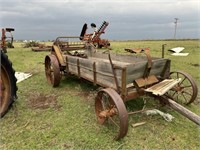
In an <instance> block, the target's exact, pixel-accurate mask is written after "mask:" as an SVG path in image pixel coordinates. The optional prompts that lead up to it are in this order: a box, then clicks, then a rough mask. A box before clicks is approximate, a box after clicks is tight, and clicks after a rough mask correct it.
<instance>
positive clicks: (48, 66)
mask: <svg viewBox="0 0 200 150" xmlns="http://www.w3.org/2000/svg"><path fill="white" fill-rule="evenodd" d="M45 74H46V78H47V81H48V83H49V84H50V85H52V86H53V87H56V86H58V85H59V84H60V80H61V73H60V66H59V63H58V60H57V58H56V56H55V55H52V54H51V55H48V56H46V57H45Z"/></svg>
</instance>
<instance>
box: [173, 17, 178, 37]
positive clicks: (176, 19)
mask: <svg viewBox="0 0 200 150" xmlns="http://www.w3.org/2000/svg"><path fill="white" fill-rule="evenodd" d="M174 19H175V22H174V23H175V31H174V39H176V28H177V23H178V18H174Z"/></svg>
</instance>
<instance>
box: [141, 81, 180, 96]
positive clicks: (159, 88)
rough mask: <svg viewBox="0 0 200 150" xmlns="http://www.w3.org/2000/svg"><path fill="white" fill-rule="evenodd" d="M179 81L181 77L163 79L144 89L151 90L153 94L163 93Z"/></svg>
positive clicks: (159, 94)
mask: <svg viewBox="0 0 200 150" xmlns="http://www.w3.org/2000/svg"><path fill="white" fill-rule="evenodd" d="M180 81H181V78H179V79H165V80H163V81H162V82H159V83H157V84H155V85H153V86H151V87H149V88H147V89H145V91H146V92H151V93H152V94H154V95H158V96H161V95H164V94H165V93H166V92H167V91H168V90H170V89H172V88H173V87H175V85H177V84H178V83H179V82H180Z"/></svg>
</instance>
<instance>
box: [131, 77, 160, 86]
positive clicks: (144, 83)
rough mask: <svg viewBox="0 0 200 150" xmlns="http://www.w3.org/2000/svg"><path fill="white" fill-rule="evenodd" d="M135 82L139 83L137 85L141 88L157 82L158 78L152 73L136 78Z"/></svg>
mask: <svg viewBox="0 0 200 150" xmlns="http://www.w3.org/2000/svg"><path fill="white" fill-rule="evenodd" d="M134 82H135V84H137V87H139V88H141V87H144V86H148V85H151V84H153V83H157V82H158V79H157V78H156V76H155V75H151V76H148V77H147V78H139V79H136V80H135V81H134Z"/></svg>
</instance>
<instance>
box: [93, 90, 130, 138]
mask: <svg viewBox="0 0 200 150" xmlns="http://www.w3.org/2000/svg"><path fill="white" fill-rule="evenodd" d="M95 112H96V116H97V120H98V123H100V124H103V125H106V126H107V127H108V129H109V130H111V132H112V131H113V132H114V133H112V134H114V140H119V139H121V138H123V137H124V136H125V135H126V134H127V131H128V113H127V111H126V108H125V105H124V103H123V100H122V99H121V97H120V96H119V94H118V93H117V92H116V91H114V90H113V89H110V88H108V89H103V90H101V91H99V92H98V94H97V97H96V101H95ZM104 112H106V113H104ZM105 114H110V115H108V116H106V115H105ZM103 116H104V117H103Z"/></svg>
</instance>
